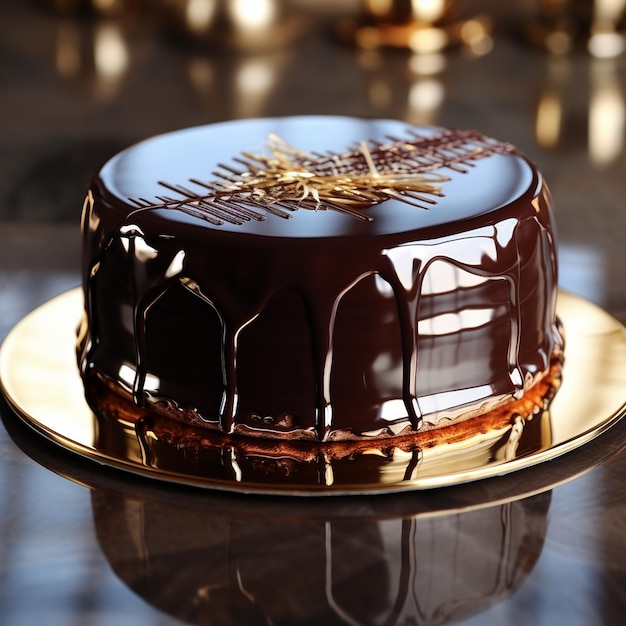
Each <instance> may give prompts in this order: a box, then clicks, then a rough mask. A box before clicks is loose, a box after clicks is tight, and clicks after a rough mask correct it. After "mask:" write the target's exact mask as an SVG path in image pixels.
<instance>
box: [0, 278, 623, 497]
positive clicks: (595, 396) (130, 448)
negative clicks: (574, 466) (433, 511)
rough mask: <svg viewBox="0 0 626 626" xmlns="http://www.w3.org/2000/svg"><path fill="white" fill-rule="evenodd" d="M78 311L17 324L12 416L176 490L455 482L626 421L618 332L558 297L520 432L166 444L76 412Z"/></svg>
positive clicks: (56, 311)
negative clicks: (553, 332)
mask: <svg viewBox="0 0 626 626" xmlns="http://www.w3.org/2000/svg"><path fill="white" fill-rule="evenodd" d="M81 307H82V293H81V291H80V289H74V290H71V291H69V292H67V293H65V294H63V295H61V296H59V297H57V298H55V299H53V300H51V301H49V302H48V303H46V304H44V305H43V306H42V307H40V308H38V309H37V310H35V311H34V312H32V313H31V314H30V315H28V316H27V317H25V318H24V319H23V320H22V321H21V322H20V323H19V324H18V325H17V326H16V327H15V328H14V329H13V330H12V331H11V333H10V334H9V336H8V337H7V338H6V340H5V342H4V343H3V345H2V347H1V349H0V386H1V388H2V391H3V393H4V395H5V398H6V400H7V402H8V404H9V406H10V407H11V408H12V409H13V411H14V412H15V413H16V414H17V416H18V417H19V418H20V419H21V420H22V421H23V422H25V423H26V424H27V425H28V426H30V427H31V428H32V429H34V430H35V431H37V432H39V433H40V434H42V435H43V436H44V437H45V438H47V439H49V440H50V441H52V442H54V443H56V444H58V445H59V446H61V447H63V448H64V449H66V450H69V451H71V452H74V453H76V454H78V455H80V456H82V457H85V458H87V459H91V460H92V461H96V462H98V463H100V464H103V465H106V466H109V467H114V468H118V469H122V470H125V471H128V472H132V473H134V474H137V475H141V476H146V477H150V478H155V479H159V480H161V481H167V482H170V483H174V484H179V485H187V486H197V487H205V488H211V489H218V490H227V491H235V492H243V493H254V492H256V493H264V494H275V495H283V494H285V495H286V494H290V495H352V494H377V493H395V492H402V491H411V490H421V489H432V488H435V487H447V486H452V485H461V484H464V483H468V482H472V481H477V480H480V479H485V478H494V477H498V476H503V475H505V474H508V473H511V472H514V471H518V470H522V469H528V468H531V467H532V466H535V465H537V464H539V463H542V462H544V461H548V460H552V459H555V458H556V457H559V456H560V455H562V454H564V453H567V452H570V451H572V450H575V449H577V448H579V447H581V446H583V445H584V444H586V443H588V442H590V441H591V440H592V439H595V438H596V437H598V436H599V435H601V434H602V433H604V432H605V431H606V430H607V429H608V428H610V427H611V426H613V425H614V424H615V423H616V422H617V421H618V420H619V419H620V418H621V417H622V416H623V415H624V413H626V329H625V328H624V327H623V326H622V325H621V324H620V323H619V322H618V321H617V320H615V319H614V318H613V317H611V316H610V315H608V314H607V313H606V312H605V311H603V310H602V309H600V308H599V307H597V306H595V305H593V304H591V303H589V302H587V301H586V300H583V299H581V298H579V297H577V296H573V295H571V294H568V293H565V292H560V293H559V299H558V304H557V309H558V315H559V317H560V319H561V321H562V322H563V326H564V328H565V334H566V348H565V363H564V366H563V371H562V379H563V380H562V385H561V387H560V389H559V390H558V392H557V394H556V396H555V398H554V400H553V401H552V402H551V404H550V405H549V408H548V409H546V410H544V411H543V412H541V413H540V414H539V415H536V416H535V417H534V418H533V419H532V420H530V421H529V422H527V424H526V425H525V426H524V428H523V429H522V430H521V431H520V429H519V427H518V428H513V427H510V426H509V427H506V428H504V429H500V430H497V431H491V432H488V433H486V434H481V435H477V436H474V437H471V438H468V439H466V440H464V441H462V442H455V443H453V444H441V445H437V446H435V447H432V448H426V449H424V450H412V451H403V450H400V449H398V448H393V447H391V448H390V449H388V450H385V452H384V453H382V452H381V451H380V450H375V449H372V450H371V451H365V452H362V453H360V454H358V455H354V456H351V457H344V458H341V459H329V458H327V457H324V456H323V455H317V456H315V457H314V458H311V459H310V460H308V461H303V460H302V459H294V458H289V457H288V456H287V455H281V454H277V453H276V452H275V451H269V450H268V452H267V454H265V453H264V452H263V450H262V446H259V447H258V448H257V449H255V450H254V451H253V452H241V451H240V450H238V449H236V447H233V446H225V447H224V448H223V449H217V448H215V447H213V448H211V449H207V450H205V449H198V448H197V447H195V448H194V447H188V448H186V447H182V448H181V447H177V446H170V445H169V444H167V443H166V442H162V441H156V440H155V438H154V433H150V432H148V433H145V432H144V433H140V432H139V430H138V429H137V428H136V425H135V424H131V423H125V422H122V421H115V420H111V419H110V418H108V419H104V418H103V417H102V416H98V415H97V414H96V413H94V412H93V411H92V410H91V409H90V408H89V406H88V405H87V403H86V401H85V398H84V391H83V385H82V380H81V378H80V376H79V374H78V370H77V366H76V360H75V352H74V349H75V332H76V326H77V324H78V319H79V317H80V312H81Z"/></svg>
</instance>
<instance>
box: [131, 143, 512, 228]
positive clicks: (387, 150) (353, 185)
mask: <svg viewBox="0 0 626 626" xmlns="http://www.w3.org/2000/svg"><path fill="white" fill-rule="evenodd" d="M267 148H268V153H266V154H253V153H250V152H243V153H242V154H241V156H240V157H237V158H234V159H233V165H227V164H219V165H218V168H219V169H218V170H217V171H215V172H213V175H214V176H215V179H214V180H211V181H201V180H198V179H190V181H189V182H190V183H191V184H192V185H193V187H194V188H196V189H194V188H190V187H186V186H182V185H178V184H171V183H167V182H164V181H159V184H160V185H161V186H163V187H165V188H166V189H168V190H170V191H173V192H175V193H176V194H177V196H178V197H171V196H169V195H159V196H157V197H156V202H154V201H153V202H151V201H149V200H146V199H144V198H137V199H131V202H133V203H134V204H135V205H136V206H137V209H135V211H133V213H135V212H137V211H141V210H148V209H174V210H178V211H183V212H185V213H187V214H189V215H192V216H194V217H197V218H200V219H203V220H205V221H208V222H210V223H212V224H215V225H221V224H224V223H225V222H228V223H231V224H237V225H242V224H244V223H246V222H249V221H251V220H256V221H260V220H263V219H265V217H266V215H267V214H268V213H269V214H273V215H276V216H278V217H282V218H289V217H291V214H292V213H293V212H294V211H297V210H299V209H308V210H314V211H321V210H334V211H339V212H341V213H346V214H348V215H350V216H352V217H355V218H357V219H360V220H365V221H370V220H371V219H372V217H371V216H370V215H368V214H367V211H366V209H367V207H370V206H372V205H375V204H379V203H381V202H384V201H386V200H390V199H394V200H399V201H401V202H404V203H406V204H410V205H412V206H415V207H418V208H420V209H428V208H429V207H432V206H433V205H435V204H436V203H437V201H436V198H437V197H441V196H443V193H442V186H443V184H444V183H445V182H446V181H448V180H450V178H449V176H446V174H445V173H444V172H445V170H452V171H455V172H463V173H465V172H467V171H468V168H469V167H471V166H472V164H473V162H474V161H476V160H478V159H482V158H485V157H487V156H490V155H492V154H495V153H506V152H511V151H512V150H513V147H512V146H510V145H509V144H505V143H500V142H496V141H494V140H492V139H488V138H486V137H485V136H484V135H482V134H480V133H477V132H475V131H458V130H457V131H454V130H442V131H439V132H436V133H435V134H433V135H418V134H417V133H413V132H410V133H409V134H408V136H407V137H405V138H394V137H389V138H388V140H387V141H385V142H378V141H369V142H366V141H361V142H360V143H359V144H358V145H356V146H353V147H352V148H350V149H348V150H346V152H344V153H335V152H325V153H306V152H303V151H301V150H299V149H298V148H296V147H294V146H291V145H290V144H288V143H287V142H285V141H284V140H283V139H281V138H280V137H278V136H276V135H273V134H272V135H270V136H269V138H268V142H267ZM197 189H199V191H198V190H197Z"/></svg>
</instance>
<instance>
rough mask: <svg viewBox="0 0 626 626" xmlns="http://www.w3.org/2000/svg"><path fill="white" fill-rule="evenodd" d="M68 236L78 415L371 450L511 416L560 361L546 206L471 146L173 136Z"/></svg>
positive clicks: (100, 187) (372, 132)
mask: <svg viewBox="0 0 626 626" xmlns="http://www.w3.org/2000/svg"><path fill="white" fill-rule="evenodd" d="M82 231H83V237H84V258H83V289H84V296H85V311H84V317H83V321H82V323H81V327H80V330H79V337H78V361H79V365H80V370H81V373H82V376H83V377H84V379H85V382H86V389H87V398H88V400H89V401H90V403H91V404H92V405H98V404H99V403H100V402H102V401H103V398H104V397H105V396H106V398H107V401H109V402H110V401H111V398H112V399H113V400H114V399H115V398H119V399H120V401H123V402H127V403H128V402H130V403H131V406H134V407H136V408H137V410H138V412H139V413H140V414H141V415H145V414H146V413H152V414H154V415H157V416H161V417H166V418H169V419H174V420H177V421H178V422H182V423H185V424H189V425H192V426H194V427H199V428H202V429H210V430H212V431H214V432H215V433H216V434H217V433H223V434H224V435H225V436H228V437H233V436H234V437H238V436H253V437H264V438H270V439H273V440H286V439H291V440H306V441H314V442H337V441H345V440H367V441H372V440H379V439H388V438H399V437H407V436H412V435H413V434H415V433H422V432H426V431H431V430H433V429H439V428H441V427H443V426H448V425H450V424H458V423H460V422H467V420H469V419H474V420H477V421H478V422H479V421H480V420H481V416H484V415H486V414H488V413H491V414H493V411H494V410H497V409H502V407H506V406H508V405H509V404H511V403H515V402H517V403H518V405H519V402H520V401H521V400H523V399H524V398H526V397H529V392H532V390H533V388H534V389H535V390H536V389H537V384H538V383H539V382H540V381H542V380H544V382H545V380H546V379H547V376H546V375H547V374H548V372H549V371H550V368H551V367H552V368H554V363H555V360H556V361H558V358H560V355H561V348H562V338H561V334H560V331H559V327H558V323H557V319H556V313H555V305H556V295H557V267H556V241H555V231H554V215H553V207H552V202H551V199H550V195H549V192H548V189H547V187H546V184H545V182H544V180H543V178H542V176H541V174H540V173H539V172H538V171H537V169H536V167H535V166H534V165H533V163H532V162H531V161H530V160H529V159H528V158H526V157H525V156H524V155H523V154H521V153H520V152H519V151H518V150H517V149H515V148H514V147H513V146H511V145H509V144H506V143H503V142H499V141H496V140H493V139H490V138H487V137H485V136H483V135H482V134H480V133H478V132H474V131H460V130H447V129H440V128H422V127H411V126H409V125H407V124H406V123H403V122H397V121H389V120H362V119H354V118H340V117H293V118H276V119H256V120H243V121H235V122H226V123H221V124H214V125H209V126H204V127H199V128H192V129H187V130H182V131H178V132H173V133H169V134H166V135H162V136H159V137H155V138H152V139H149V140H147V141H144V142H142V143H139V144H137V145H135V146H132V147H130V148H128V149H127V150H125V151H123V152H121V153H119V154H118V155H116V156H115V157H113V158H112V159H111V160H110V161H109V162H108V163H106V164H105V165H104V167H103V168H102V169H101V171H100V172H99V173H98V174H97V176H96V177H95V178H94V180H93V183H92V185H91V187H90V189H89V191H88V194H87V198H86V200H85V205H84V211H83V218H82ZM552 373H553V374H554V369H553V372H552ZM534 404H541V399H538V400H537V402H535V403H534ZM531 413H532V410H531Z"/></svg>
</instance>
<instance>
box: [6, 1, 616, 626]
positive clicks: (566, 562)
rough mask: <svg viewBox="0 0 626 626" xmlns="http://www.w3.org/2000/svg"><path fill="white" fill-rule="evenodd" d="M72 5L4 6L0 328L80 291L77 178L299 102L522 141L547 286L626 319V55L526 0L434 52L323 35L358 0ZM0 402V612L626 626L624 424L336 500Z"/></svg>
mask: <svg viewBox="0 0 626 626" xmlns="http://www.w3.org/2000/svg"><path fill="white" fill-rule="evenodd" d="M55 4H56V6H57V7H60V6H65V7H66V9H65V10H59V9H57V10H55V9H54V8H53V6H54V5H55ZM78 4H80V3H79V2H73V3H72V2H65V3H63V2H57V3H53V2H49V3H46V2H35V1H32V2H21V1H19V0H12V1H11V0H7V1H5V2H3V3H2V4H1V5H0V339H2V338H4V337H5V336H6V335H7V333H8V332H9V331H10V329H11V328H12V327H13V326H14V325H15V324H16V323H17V322H18V321H19V320H20V319H21V318H22V317H23V316H24V315H25V314H27V313H28V312H29V311H31V310H33V309H35V308H36V307H38V306H39V305H40V304H42V303H43V302H46V301H47V300H49V299H50V298H52V297H53V296H55V295H57V294H60V293H62V292H64V291H66V290H68V289H69V288H71V287H73V286H75V285H77V284H78V273H79V262H80V241H79V231H78V220H79V214H80V208H81V205H82V197H83V194H84V192H85V189H86V186H87V184H88V181H89V178H90V177H91V175H92V174H93V172H94V171H95V170H96V169H97V168H98V167H99V166H100V165H101V164H102V163H103V162H104V161H105V160H106V159H107V158H108V157H110V156H112V155H113V154H114V153H115V152H117V151H118V150H119V149H121V148H123V147H125V146H127V145H129V144H131V143H134V142H135V141H137V140H140V139H142V138H145V137H148V136H151V135H154V134H157V133H161V132H166V131H169V130H173V129H177V128H181V127H187V126H193V125H199V124H205V123H210V122H214V121H221V120H226V119H235V118H244V117H261V116H282V115H295V114H339V115H351V116H364V117H388V118H397V119H402V120H407V121H410V122H415V123H428V124H438V125H443V126H450V127H461V128H477V129H480V130H481V131H483V132H485V133H486V134H488V135H491V136H494V137H497V138H499V139H503V140H508V141H511V142H512V143H514V144H516V145H517V146H519V147H520V148H521V149H522V150H523V151H525V152H526V153H527V154H529V155H530V156H531V157H532V158H533V159H534V160H535V161H536V162H537V163H538V164H539V166H540V168H541V170H542V171H543V173H544V175H545V177H546V179H547V180H548V182H549V185H550V187H551V190H552V194H553V196H554V200H555V203H556V206H557V221H558V227H559V236H560V268H561V273H560V277H561V278H560V283H561V286H562V287H563V288H564V289H567V290H569V291H571V292H573V293H575V294H578V295H580V296H582V297H583V298H585V299H588V300H590V301H591V302H593V303H595V304H596V305H598V306H600V307H601V308H603V309H605V310H606V311H607V312H608V313H610V314H611V315H612V316H614V317H615V318H617V319H618V320H619V321H620V322H621V323H622V324H624V323H626V289H625V288H624V284H625V282H626V270H625V264H624V262H623V258H624V252H623V251H624V248H625V244H626V234H625V233H626V209H625V208H624V200H623V198H624V196H625V195H626V169H625V165H626V150H625V148H624V146H625V142H626V130H625V124H626V82H625V78H626V75H625V70H626V60H625V59H624V57H616V58H594V57H591V56H590V55H588V54H586V53H585V52H577V53H572V54H567V55H560V56H554V55H549V54H547V53H545V52H544V51H542V50H540V49H537V48H532V47H530V46H529V45H528V44H527V42H526V40H525V39H524V38H523V37H522V36H521V34H520V33H521V32H522V31H524V30H525V29H524V26H526V25H528V23H529V19H530V17H529V14H528V12H527V4H528V3H519V6H518V4H516V3H506V4H507V8H506V9H502V8H499V9H496V7H497V6H498V3H496V2H475V3H474V5H473V7H474V8H473V10H475V11H476V13H482V12H485V14H487V15H488V16H489V17H490V18H491V22H492V31H491V40H486V39H483V40H481V41H479V42H478V43H477V44H476V45H473V46H469V45H464V46H461V47H460V48H454V49H451V50H447V51H446V52H445V53H444V54H443V55H438V54H428V55H427V54H421V55H411V54H408V53H406V52H404V51H387V50H385V51H380V50H368V51H366V50H359V49H357V48H355V47H353V46H351V45H348V44H346V43H342V42H339V41H338V39H337V37H336V36H335V27H336V26H337V24H338V23H339V22H341V21H342V18H345V17H350V16H352V15H354V14H355V12H356V8H357V7H358V4H359V3H358V2H357V1H356V0H355V1H354V2H353V1H345V2H336V3H333V2H320V3H306V2H304V1H300V2H292V3H287V2H284V3H282V4H281V3H279V5H280V7H281V10H282V11H286V7H291V8H292V12H291V13H290V14H287V13H286V14H285V15H281V20H282V22H281V27H280V28H279V29H277V30H276V31H272V32H271V33H270V36H269V37H265V38H258V37H257V38H256V39H255V38H251V37H248V38H247V39H246V40H245V41H244V42H243V43H242V42H241V41H239V42H237V41H234V35H233V33H232V32H230V31H229V32H228V33H226V30H225V29H220V30H219V31H216V32H213V33H212V38H207V37H205V38H199V37H196V36H193V35H192V33H191V32H190V31H189V30H188V29H187V30H185V29H184V28H182V27H181V23H182V22H180V21H177V19H178V18H179V17H180V16H181V15H182V12H183V9H182V8H181V7H183V5H184V6H185V7H186V9H185V10H186V11H187V13H188V14H190V15H191V14H194V11H195V15H196V19H197V20H200V23H201V22H202V20H203V19H205V18H206V15H207V14H206V13H203V7H204V9H205V10H206V8H207V7H210V6H212V3H209V2H207V3H201V2H194V1H192V0H190V1H189V2H186V3H185V2H181V3H178V5H176V3H170V6H173V7H176V6H178V9H173V11H174V13H171V14H167V15H165V9H164V8H163V7H164V6H165V5H166V4H167V3H166V2H161V3H158V2H153V3H148V5H149V8H147V7H146V5H145V3H143V4H144V6H143V7H140V6H139V5H140V4H142V3H139V2H129V3H127V4H128V5H129V6H128V7H127V8H126V9H125V10H122V11H121V13H119V14H111V15H102V14H95V15H94V14H93V12H82V11H78V10H77V8H76V7H77V6H78ZM85 4H86V3H85ZM105 4H107V3H103V2H100V3H97V2H94V5H102V6H104V5H105ZM110 4H113V5H115V4H116V3H114V2H113V3H110ZM117 4H120V3H117ZM236 4H237V3H234V2H233V3H231V5H232V6H234V5H236ZM266 4H268V3H263V2H257V3H255V4H254V6H256V7H257V8H258V7H262V6H265V5H266ZM271 4H272V3H269V4H268V6H269V5H271ZM466 4H467V5H469V4H470V3H466ZM275 8H276V7H275ZM249 11H250V10H249ZM248 14H250V15H251V14H252V13H248ZM203 15H204V16H205V17H204V18H203V17H202V16H203ZM164 16H165V17H164ZM226 35H228V37H226ZM209 41H212V42H213V45H209V43H208V42H209ZM589 392H590V393H593V390H591V389H590V390H589ZM624 395H625V397H626V389H624ZM0 414H1V416H2V422H1V423H0V623H2V624H7V625H10V626H15V625H22V624H35V623H45V624H47V625H50V626H55V625H57V624H58V625H61V624H63V625H67V624H94V625H95V624H97V625H100V624H116V626H121V625H122V624H133V625H136V624H159V625H161V624H162V625H165V624H179V623H209V624H216V625H220V626H221V625H226V624H289V625H291V624H351V625H352V624H444V623H452V622H455V623H457V622H458V623H463V624H481V625H483V624H528V623H532V624H554V623H561V622H563V623H567V624H570V625H578V624H580V625H585V626H590V625H593V624H598V625H599V624H618V623H620V624H621V623H623V614H624V610H625V609H626V593H625V592H624V589H623V588H622V585H623V584H624V581H625V580H626V489H625V488H624V483H623V482H622V481H623V480H624V478H626V454H624V453H623V452H622V449H623V448H624V446H626V427H625V426H623V425H622V423H621V422H620V423H618V424H617V425H616V426H614V427H613V428H611V429H610V430H609V431H608V432H607V433H605V434H603V435H602V436H600V437H598V438H597V439H595V440H594V441H592V442H590V443H588V444H586V445H585V446H583V447H581V448H579V449H577V450H574V451H573V452H571V453H569V454H567V455H565V456H563V457H561V458H559V459H555V460H553V461H550V462H548V463H544V464H542V465H540V466H536V467H531V468H528V469H525V470H523V471H521V472H517V473H515V474H512V475H509V476H505V477H498V478H493V479H488V480H484V481H479V482H476V483H472V484H468V485H465V486H457V487H450V488H442V489H436V490H432V491H425V492H416V493H409V494H403V495H393V496H391V495H385V496H376V497H374V496H359V497H353V498H348V497H338V498H332V499H330V500H329V499H298V498H296V499H292V498H277V497H262V496H244V495H229V494H224V493H214V492H211V491H204V490H194V489H192V488H176V487H174V486H171V485H162V484H160V483H158V482H156V481H151V480H148V479H141V478H138V477H132V476H130V475H127V474H124V473H122V472H119V471H115V470H112V469H110V468H106V467H100V466H97V465H96V464H94V463H92V462H89V461H87V460H84V459H81V458H79V457H76V456H75V455H73V454H71V453H69V452H67V451H65V450H63V449H61V448H60V447H59V446H56V445H54V444H52V443H50V442H48V441H45V440H44V439H43V438H42V437H40V436H39V435H37V434H36V433H34V432H32V431H31V430H30V429H28V428H27V427H25V426H24V425H23V424H22V423H21V422H20V421H19V420H18V419H17V418H16V417H15V415H14V414H13V413H12V412H11V411H10V410H9V409H8V407H7V406H6V405H5V404H4V403H2V404H0Z"/></svg>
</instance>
